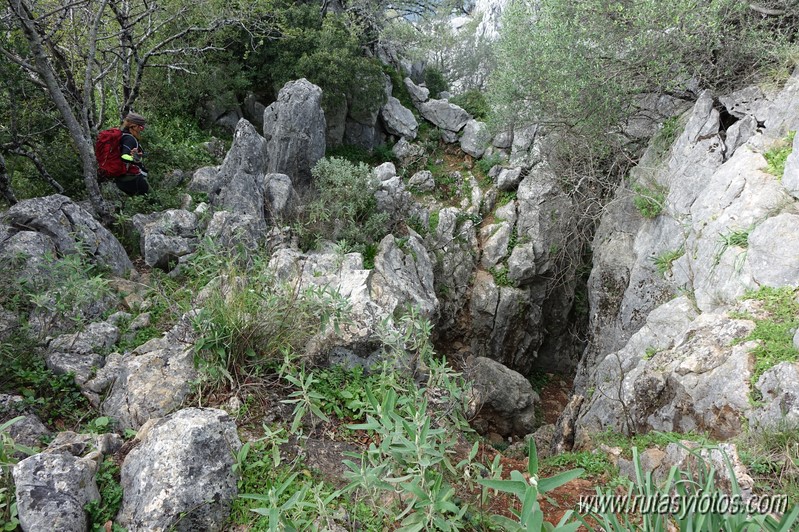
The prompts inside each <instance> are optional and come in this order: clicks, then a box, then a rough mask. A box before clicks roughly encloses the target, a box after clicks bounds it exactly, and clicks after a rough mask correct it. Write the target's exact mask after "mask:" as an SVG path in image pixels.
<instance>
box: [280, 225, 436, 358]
mask: <svg viewBox="0 0 799 532" xmlns="http://www.w3.org/2000/svg"><path fill="white" fill-rule="evenodd" d="M269 267H270V269H271V270H272V271H274V272H275V274H276V275H277V277H278V279H280V280H281V281H290V282H292V283H295V284H296V286H297V289H298V290H299V291H300V292H302V291H304V290H305V289H306V288H311V287H315V288H316V289H317V290H319V289H327V290H331V291H335V292H338V294H339V295H340V296H341V297H342V298H343V299H344V300H346V301H347V304H348V307H349V315H348V319H347V320H346V321H345V322H344V323H342V324H341V327H340V330H339V332H338V333H336V332H335V331H333V330H328V331H325V333H324V334H322V335H321V336H320V337H318V338H316V339H315V340H314V341H313V342H312V343H311V345H309V346H308V350H309V354H310V355H312V356H317V355H320V354H324V355H326V354H331V355H335V356H336V357H338V358H341V357H342V356H343V355H342V353H345V352H348V353H349V354H351V355H355V356H359V357H362V358H364V359H365V358H367V357H368V356H369V355H371V354H372V353H373V352H374V351H375V350H376V349H378V348H379V347H380V345H381V338H380V334H379V331H380V327H381V322H383V321H385V320H386V319H389V320H391V319H392V316H396V315H399V314H402V313H405V312H406V311H407V310H408V309H409V308H410V307H411V306H415V307H417V308H418V309H420V310H421V315H422V316H423V317H425V318H434V317H435V316H436V315H437V313H438V308H439V303H438V299H437V298H436V295H435V292H434V290H433V270H432V268H433V266H432V262H431V260H430V258H429V257H428V254H427V251H426V250H425V248H424V247H423V245H422V242H421V237H419V235H416V234H415V233H413V232H411V233H410V234H409V236H408V239H407V241H404V242H403V243H399V242H397V239H396V238H395V237H394V236H392V235H388V236H386V237H385V238H384V239H383V241H382V242H381V243H380V245H379V248H378V253H377V255H376V257H375V267H374V269H373V270H365V269H364V267H363V258H362V257H361V255H360V254H359V253H350V254H347V255H345V256H344V257H341V256H340V255H339V254H336V253H335V252H333V251H327V252H316V253H307V254H304V253H300V252H299V251H296V250H294V249H291V248H282V249H279V250H277V251H276V252H275V253H274V254H273V256H272V258H271V260H270V262H269ZM345 358H346V357H345Z"/></svg>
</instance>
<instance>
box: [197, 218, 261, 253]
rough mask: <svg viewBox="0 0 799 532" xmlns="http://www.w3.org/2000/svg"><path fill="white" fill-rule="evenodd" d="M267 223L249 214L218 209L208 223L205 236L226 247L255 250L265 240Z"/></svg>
mask: <svg viewBox="0 0 799 532" xmlns="http://www.w3.org/2000/svg"><path fill="white" fill-rule="evenodd" d="M265 232H266V225H265V224H264V222H263V221H262V220H259V219H258V218H256V217H255V216H250V215H249V214H241V213H236V212H228V211H218V212H215V213H214V216H213V218H211V221H210V223H209V224H208V229H207V231H206V233H205V236H206V237H208V238H210V239H211V240H212V241H214V242H216V243H217V244H219V245H220V246H221V247H222V248H225V249H236V248H238V247H242V248H243V249H246V250H250V251H254V250H256V249H258V246H259V245H260V244H261V243H262V242H263V240H264V235H265Z"/></svg>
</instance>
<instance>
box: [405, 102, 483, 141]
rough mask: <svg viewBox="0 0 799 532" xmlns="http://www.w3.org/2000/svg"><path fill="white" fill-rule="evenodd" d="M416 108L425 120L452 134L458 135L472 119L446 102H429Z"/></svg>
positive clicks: (458, 108)
mask: <svg viewBox="0 0 799 532" xmlns="http://www.w3.org/2000/svg"><path fill="white" fill-rule="evenodd" d="M416 108H417V109H418V110H419V112H420V113H421V114H422V116H423V117H424V118H425V120H427V121H429V122H431V123H432V124H433V125H435V126H436V127H439V128H441V129H443V130H445V131H449V132H451V133H457V132H458V131H460V130H461V129H463V127H464V126H465V125H466V123H467V122H468V121H469V119H470V118H471V117H470V116H469V113H467V112H466V111H464V110H463V109H461V108H460V107H458V106H457V105H455V104H453V103H449V102H448V101H446V100H429V101H427V102H424V103H420V104H417V106H416ZM456 138H457V137H456Z"/></svg>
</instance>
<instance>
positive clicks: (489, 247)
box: [480, 222, 513, 269]
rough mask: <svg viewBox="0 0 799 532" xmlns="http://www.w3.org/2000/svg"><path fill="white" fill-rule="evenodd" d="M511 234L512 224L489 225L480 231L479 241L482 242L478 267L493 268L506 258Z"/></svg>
mask: <svg viewBox="0 0 799 532" xmlns="http://www.w3.org/2000/svg"><path fill="white" fill-rule="evenodd" d="M512 232H513V224H511V223H508V222H500V223H498V224H491V225H487V226H485V227H483V228H482V229H480V239H481V240H482V241H483V254H482V255H481V257H480V265H481V266H483V268H486V269H489V268H494V267H496V266H497V265H498V264H499V263H500V262H502V261H503V260H505V258H507V256H508V244H509V243H510V237H511V233H512Z"/></svg>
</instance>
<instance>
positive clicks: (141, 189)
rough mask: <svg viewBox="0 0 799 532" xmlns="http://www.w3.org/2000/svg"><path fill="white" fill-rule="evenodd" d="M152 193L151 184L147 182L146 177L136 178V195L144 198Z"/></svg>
mask: <svg viewBox="0 0 799 532" xmlns="http://www.w3.org/2000/svg"><path fill="white" fill-rule="evenodd" d="M148 192H150V184H149V183H148V182H147V179H145V178H144V176H139V177H137V178H136V195H138V196H143V195H145V194H147V193H148Z"/></svg>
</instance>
